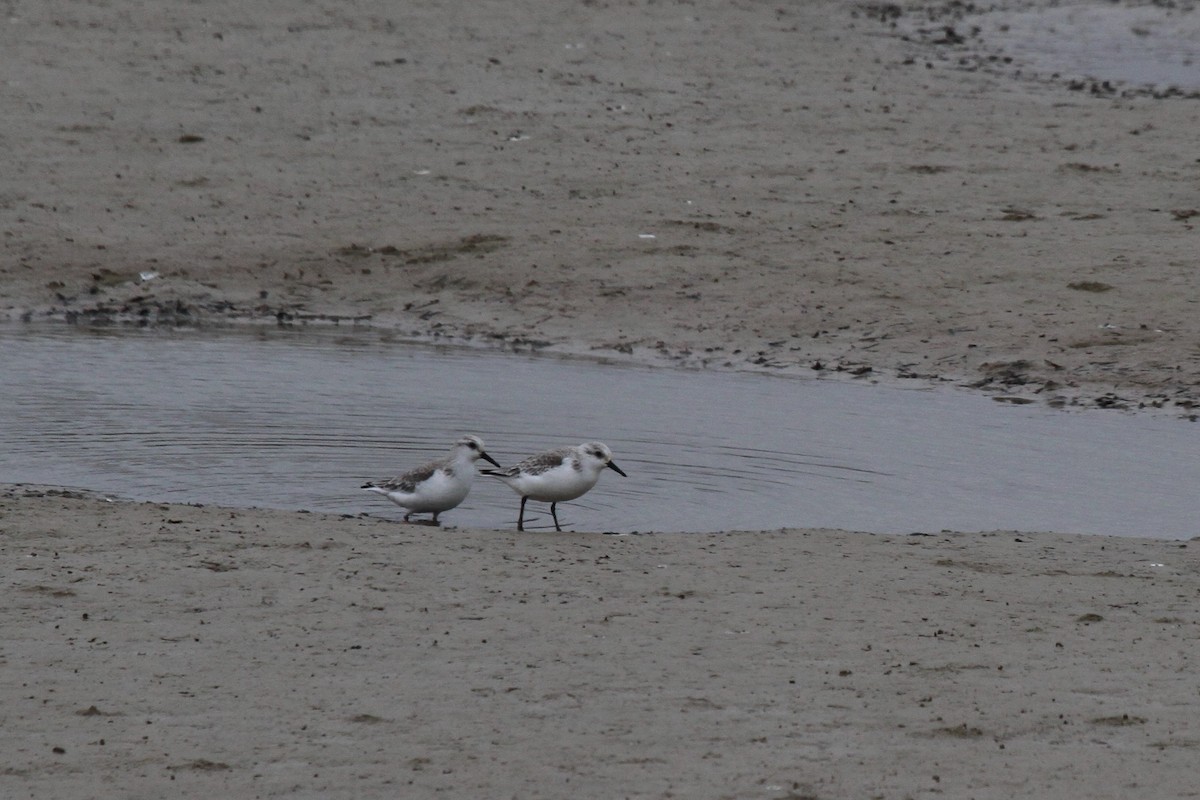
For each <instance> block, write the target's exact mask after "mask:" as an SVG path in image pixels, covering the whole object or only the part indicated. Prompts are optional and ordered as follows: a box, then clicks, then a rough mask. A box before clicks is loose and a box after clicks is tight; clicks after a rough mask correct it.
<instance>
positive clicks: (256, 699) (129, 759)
mask: <svg viewBox="0 0 1200 800" xmlns="http://www.w3.org/2000/svg"><path fill="white" fill-rule="evenodd" d="M0 513H2V514H3V518H2V519H3V522H2V524H3V528H4V535H3V537H2V539H0V542H2V544H0V548H2V549H3V553H2V554H0V555H2V557H3V560H4V563H5V564H7V565H8V568H7V570H6V573H5V574H6V576H7V578H6V581H5V583H6V586H5V591H6V593H7V595H8V597H9V602H8V603H6V604H5V608H4V610H3V611H2V612H0V620H2V622H0V624H2V626H3V630H4V631H5V639H6V644H5V653H4V658H5V661H6V663H7V665H8V669H7V670H6V671H5V676H6V677H5V679H4V686H3V691H4V695H5V704H4V705H5V709H6V711H5V724H4V726H3V729H2V730H3V733H2V734H0V736H3V745H4V746H3V747H2V748H0V753H3V754H4V755H3V756H2V757H0V758H2V759H3V763H2V765H0V782H2V783H3V785H4V786H5V787H6V796H9V797H55V798H76V797H79V798H82V797H157V796H162V795H163V794H164V793H168V794H179V795H182V796H200V795H204V796H212V795H214V794H219V795H220V796H222V797H229V798H243V797H245V798H254V797H284V796H286V797H297V796H299V797H322V798H362V797H434V796H452V797H464V796H471V797H529V798H534V797H564V796H568V795H570V796H576V797H700V798H744V797H768V798H776V797H790V798H800V797H804V798H808V797H820V798H832V797H925V796H935V795H936V796H948V797H995V798H1000V797H1043V798H1044V797H1050V798H1059V797H1061V798H1076V797H1130V796H1134V795H1136V796H1147V797H1149V796H1153V797H1185V796H1191V794H1190V793H1192V792H1194V790H1195V787H1194V783H1195V781H1194V777H1195V758H1196V752H1197V747H1198V746H1200V737H1198V736H1197V729H1196V721H1195V714H1194V713H1193V711H1194V707H1195V697H1196V687H1195V681H1194V680H1193V672H1194V670H1193V667H1194V663H1193V662H1194V656H1195V646H1194V643H1195V631H1196V626H1197V624H1198V622H1200V616H1198V615H1197V611H1196V602H1195V601H1196V591H1197V574H1198V571H1200V560H1198V559H1197V555H1196V552H1195V548H1194V547H1193V546H1190V545H1189V544H1187V543H1180V542H1167V541H1160V540H1136V539H1127V538H1111V537H1101V536H1064V535H1053V534H1033V535H1030V534H1026V533H993V534H969V535H968V534H952V533H943V534H935V535H930V536H906V537H894V536H873V535H869V534H862V533H847V532H841V531H812V530H783V531H758V532H730V533H725V534H659V535H651V536H600V535H596V534H585V533H564V534H546V533H534V534H528V533H527V534H518V533H516V532H515V531H511V530H495V531H485V530H442V531H436V530H432V529H430V528H429V527H426V526H412V525H401V524H395V523H390V522H385V521H381V520H377V519H375V520H369V519H358V518H347V517H330V516H321V515H313V514H298V515H289V514H281V513H275V512H264V511H254V510H249V511H247V510H233V509H229V510H225V509H218V508H196V507H191V506H168V505H158V504H133V503H112V502H105V501H104V500H101V499H95V498H88V497H79V496H73V495H70V494H67V495H63V494H54V493H50V494H43V492H42V491H40V490H35V489H28V488H27V489H16V490H10V491H8V492H7V493H5V494H4V496H3V499H0Z"/></svg>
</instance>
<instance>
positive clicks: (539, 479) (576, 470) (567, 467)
mask: <svg viewBox="0 0 1200 800" xmlns="http://www.w3.org/2000/svg"><path fill="white" fill-rule="evenodd" d="M605 467H607V468H608V469H611V470H613V471H614V472H616V473H617V474H618V475H621V476H623V477H629V476H628V475H626V474H625V473H624V472H623V471H622V470H621V468H620V467H618V466H617V465H616V464H614V463H613V460H612V451H611V450H609V449H608V446H607V445H603V444H601V443H600V442H587V443H585V444H581V445H578V446H577V447H560V448H559V449H557V450H547V451H546V452H544V453H538V454H537V455H535V456H530V457H529V458H527V459H525V460H524V461H522V462H520V463H518V464H514V465H513V466H511V467H509V468H508V469H485V470H483V474H484V475H491V476H492V477H494V478H499V479H500V480H502V481H503V482H504V483H505V484H506V485H507V486H508V488H510V489H512V490H513V491H514V492H516V493H517V494H519V495H520V496H521V513H520V514H519V515H518V516H517V530H519V531H523V530H525V501H526V500H537V501H538V502H539V503H549V504H550V516H551V517H553V518H554V529H555V530H556V531H561V530H562V527H560V526H559V524H558V513H557V512H556V510H555V506H557V505H558V504H559V503H560V502H562V501H564V500H574V499H575V498H576V497H579V496H581V495H583V494H584V493H585V492H587V491H588V490H589V489H591V488H592V487H593V486H595V485H596V481H598V480H600V473H601V472H602V471H603V470H604V468H605Z"/></svg>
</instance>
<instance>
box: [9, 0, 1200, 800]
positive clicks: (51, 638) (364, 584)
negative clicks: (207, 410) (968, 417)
mask: <svg viewBox="0 0 1200 800" xmlns="http://www.w3.org/2000/svg"><path fill="white" fill-rule="evenodd" d="M1009 8H1010V9H1019V10H1029V11H1031V13H1038V11H1039V9H1041V8H1044V6H1041V5H1038V4H1022V5H1020V6H1017V5H1016V3H1013V4H1011V5H1010V6H1009ZM1096 8H1101V6H1096ZM1102 8H1103V9H1104V11H1103V13H1105V14H1110V15H1113V17H1112V21H1113V24H1114V25H1116V26H1117V27H1121V26H1124V28H1125V29H1128V28H1129V27H1130V26H1131V25H1133V26H1135V27H1137V30H1139V31H1143V33H1139V34H1138V36H1141V37H1143V38H1151V39H1152V38H1153V36H1154V35H1156V31H1159V30H1160V28H1159V27H1156V25H1158V24H1159V23H1160V22H1161V24H1163V25H1167V24H1174V23H1179V24H1178V25H1177V26H1176V27H1178V28H1179V29H1180V30H1191V29H1192V28H1194V27H1195V26H1194V24H1193V22H1192V21H1193V19H1194V17H1193V16H1192V14H1193V10H1192V8H1191V6H1190V5H1187V4H1182V5H1178V4H1177V5H1174V6H1172V7H1171V8H1167V7H1166V6H1165V5H1164V6H1160V7H1155V8H1151V7H1138V6H1132V5H1125V4H1103V7H1102ZM968 11H969V10H965V9H964V7H963V6H961V5H946V6H940V5H921V6H918V5H914V6H904V7H899V6H869V5H859V4H855V3H851V2H843V1H842V0H831V1H829V2H808V3H803V4H781V3H774V4H760V3H753V2H748V3H736V4H726V3H655V2H649V3H636V4H615V3H607V2H590V1H589V2H582V3H578V4H569V5H562V4H551V3H545V2H515V3H497V2H484V3H462V4H458V3H449V4H447V3H404V4H394V3H384V2H378V1H373V0H364V2H358V3H354V4H349V5H346V4H324V3H319V2H315V1H313V0H306V1H305V2H282V1H281V0H274V1H268V2H261V3H254V4H251V5H249V6H247V5H246V4H243V3H234V2H230V1H229V0H214V2H206V3H203V4H197V3H184V2H166V3H157V4H153V6H152V7H147V6H146V5H145V4H140V3H135V2H132V0H111V2H107V3H66V2H46V3H30V2H15V3H10V4H9V5H8V7H7V8H6V9H5V17H4V19H3V25H2V26H0V66H2V67H3V69H2V70H0V75H2V76H3V79H2V80H0V111H2V112H3V118H4V120H5V122H4V125H3V126H2V127H3V130H2V131H0V142H2V143H3V145H4V148H5V151H6V156H7V158H6V168H5V169H4V170H2V171H0V233H2V235H0V319H4V320H7V321H8V323H10V324H13V325H20V324H24V322H44V321H62V322H64V323H67V324H75V325H123V324H128V325H146V326H151V325H165V326H170V325H202V326H220V325H228V324H259V325H291V326H303V325H314V326H316V325H322V326H326V325H369V326H373V327H374V328H378V329H379V330H382V331H388V332H392V333H394V334H395V335H396V337H397V338H398V339H404V338H413V339H418V340H443V341H455V342H471V343H474V344H485V345H488V346H493V347H496V348H503V349H518V350H546V351H553V352H561V353H568V354H571V353H577V354H600V355H604V356H607V357H610V358H616V359H628V360H631V361H638V362H645V363H652V364H662V365H686V366H698V367H707V368H713V369H745V370H754V371H764V372H772V373H782V374H792V373H809V372H812V371H814V370H816V371H822V372H824V371H829V372H841V373H842V374H844V375H845V376H846V377H847V379H848V380H859V381H885V382H918V383H932V384H941V383H946V384H954V385H967V386H973V387H976V388H977V389H978V390H979V391H983V392H990V393H994V394H995V395H996V396H998V397H1002V398H1008V399H1018V400H1022V401H1025V400H1029V401H1033V402H1038V403H1046V404H1049V405H1052V406H1063V407H1068V410H1067V411H1064V413H1070V412H1069V407H1070V406H1076V405H1078V406H1101V407H1105V408H1114V409H1124V410H1128V411H1132V412H1133V413H1137V411H1138V409H1139V408H1145V407H1154V408H1156V409H1162V410H1163V411H1165V412H1166V413H1169V414H1173V415H1177V416H1182V417H1190V416H1191V415H1193V414H1194V412H1195V404H1196V403H1197V402H1200V392H1198V391H1197V386H1198V385H1200V347H1198V346H1197V343H1198V342H1200V314H1197V313H1196V312H1197V302H1198V300H1197V298H1200V292H1198V291H1197V276H1196V270H1195V266H1196V252H1197V246H1196V244H1197V233H1196V230H1195V224H1196V221H1197V219H1198V218H1200V194H1198V192H1197V187H1200V158H1198V155H1200V154H1198V153H1197V152H1196V148H1195V131H1197V130H1200V102H1198V100H1197V97H1196V96H1195V92H1194V90H1193V91H1188V90H1186V89H1185V90H1180V91H1159V90H1150V89H1139V88H1137V87H1123V86H1115V87H1113V86H1109V85H1105V84H1103V83H1102V82H1099V83H1098V82H1096V81H1092V80H1088V79H1084V78H1080V77H1079V76H1073V75H1071V74H1068V73H1064V74H1059V73H1057V72H1054V71H1052V70H1050V69H1048V68H1044V67H1037V68H1035V67H1033V66H1030V65H1029V64H1023V63H1021V62H1020V60H1019V59H1016V60H1014V59H1013V58H1011V57H1009V56H1007V55H1006V54H1005V51H1004V49H1003V42H1002V41H1000V40H999V39H995V38H989V37H991V35H992V34H991V33H990V32H991V31H992V30H994V29H996V26H994V25H991V26H990V25H987V24H979V25H977V23H978V22H980V21H979V20H977V19H975V18H974V17H971V16H969V14H968ZM989 13H992V12H989ZM1147 14H1159V15H1160V16H1161V17H1162V18H1161V20H1158V21H1157V22H1156V21H1155V19H1149V21H1147V20H1148V18H1147V17H1146V15H1147ZM983 16H987V15H986V14H984V15H983ZM1185 23H1186V24H1185ZM1188 26H1191V27H1188ZM980 30H982V31H983V32H982V33H980V32H979V31H980ZM1114 413H1118V412H1117V411H1114ZM1188 429H1189V428H1184V430H1188ZM796 524H798V525H799V524H802V521H800V520H798V521H797V523H796ZM1197 533H1198V534H1200V529H1198V531H1197ZM0 549H2V550H3V553H2V557H3V563H4V564H5V565H6V566H5V568H4V570H3V575H4V579H5V587H6V592H7V596H8V598H9V602H8V603H6V604H5V605H4V608H3V609H2V610H0V626H2V627H0V630H2V631H3V633H4V642H5V644H4V646H3V649H2V650H0V665H2V666H3V671H2V672H0V675H2V677H0V698H3V709H4V710H3V712H0V717H2V719H3V725H2V726H0V736H2V737H3V745H4V746H3V748H0V795H3V796H4V797H13V798H21V797H28V798H55V799H56V800H60V799H67V800H75V799H80V800H82V799H83V798H115V797H122V798H125V797H129V798H135V797H136V798H141V797H146V798H150V797H162V796H165V795H168V794H169V795H172V796H174V795H180V796H185V797H213V796H221V797H229V798H243V797H244V798H260V797H289V798H296V797H313V798H318V797H319V798H343V797H344V798H352V797H353V798H394V797H405V798H409V797H412V798H421V797H435V796H436V797H489V798H491V797H513V798H536V797H545V798H557V797H565V796H574V797H637V798H667V797H686V798H748V797H762V798H787V799H789V800H801V799H802V798H803V799H804V800H809V799H812V798H822V799H826V800H827V799H828V798H843V797H844V798H860V797H878V798H908V797H913V798H917V797H935V796H938V797H955V798H958V797H963V798H965V797H974V798H1012V797H1037V798H1079V797H1089V798H1106V797H1112V798H1125V797H1155V798H1168V797H1193V796H1196V795H1197V794H1198V793H1200V791H1198V790H1197V789H1196V788H1195V783H1196V781H1195V765H1194V764H1195V757H1196V748H1197V747H1198V746H1200V729H1198V727H1197V723H1196V721H1195V716H1196V715H1195V713H1194V708H1195V704H1196V702H1197V700H1198V699H1200V698H1198V697H1197V690H1196V685H1195V681H1194V679H1193V677H1194V671H1195V669H1194V668H1195V663H1194V662H1195V660H1196V658H1197V655H1198V654H1197V651H1196V647H1195V641H1196V637H1195V630H1196V629H1195V626H1196V625H1197V623H1198V621H1200V616H1198V615H1197V613H1196V610H1195V605H1196V599H1197V592H1198V591H1200V561H1197V557H1196V553H1195V545H1194V542H1188V541H1168V540H1156V539H1132V538H1109V537H1101V536H1079V535H1065V534H1062V533H1055V532H1037V531H1033V532H1029V531H1024V532H996V533H990V534H963V533H953V532H939V531H928V532H926V533H925V534H924V535H914V536H874V535H867V534H863V533H856V532H847V531H833V530H820V531H818V530H803V529H798V528H797V529H786V530H777V531H742V532H733V531H731V532H725V533H718V534H671V533H667V534H656V535H652V536H645V535H643V536H603V535H599V534H596V533H564V534H554V535H550V534H545V533H532V534H518V533H517V532H515V531H511V530H475V529H456V528H447V529H444V530H435V529H431V528H430V527H428V526H410V525H403V524H396V523H391V522H385V521H382V520H379V519H371V518H366V517H337V516H322V515H317V514H304V513H290V512H279V511H262V510H246V509H233V508H219V507H196V506H181V505H164V504H154V503H133V502H125V501H122V500H120V499H119V498H105V497H100V496H95V495H90V494H87V493H80V492H75V491H66V490H63V489H57V488H54V487H33V486H10V487H6V488H4V489H3V490H2V492H0Z"/></svg>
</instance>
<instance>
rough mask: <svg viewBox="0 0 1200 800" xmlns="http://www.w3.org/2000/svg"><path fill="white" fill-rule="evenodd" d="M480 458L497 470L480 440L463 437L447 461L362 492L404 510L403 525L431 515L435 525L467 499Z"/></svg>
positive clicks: (426, 466) (426, 465)
mask: <svg viewBox="0 0 1200 800" xmlns="http://www.w3.org/2000/svg"><path fill="white" fill-rule="evenodd" d="M481 458H482V459H484V460H485V461H487V462H488V463H490V464H495V465H496V466H497V467H499V466H500V465H499V464H497V463H496V461H495V459H493V458H492V457H491V456H489V455H488V454H487V453H485V452H484V451H483V440H482V439H480V438H479V437H478V436H464V437H462V438H461V439H459V440H458V441H457V442H455V443H454V449H452V450H451V451H450V455H449V457H447V458H443V459H442V460H441V461H431V462H429V463H428V464H424V465H422V466H420V467H417V468H416V469H410V470H409V471H408V472H406V473H404V474H403V475H400V476H398V477H395V478H392V479H391V480H387V481H373V482H371V483H364V484H363V486H362V488H364V489H366V490H367V491H368V492H375V493H376V494H381V495H383V496H384V497H386V498H387V499H388V500H391V501H392V502H393V503H395V504H396V505H398V506H400V507H401V508H405V509H407V513H406V514H405V515H404V521H405V522H408V518H409V517H410V516H411V515H413V514H420V513H423V512H426V511H432V512H433V523H434V524H435V525H436V524H437V521H438V514H440V513H442V512H443V511H449V510H450V509H452V508H454V507H455V506H457V505H458V504H459V503H461V502H462V501H463V500H465V499H466V498H467V494H468V493H469V492H470V491H471V482H472V481H474V480H475V462H476V461H478V460H479V459H481Z"/></svg>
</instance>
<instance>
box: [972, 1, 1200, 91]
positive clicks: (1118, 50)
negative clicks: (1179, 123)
mask: <svg viewBox="0 0 1200 800" xmlns="http://www.w3.org/2000/svg"><path fill="white" fill-rule="evenodd" d="M969 21H970V22H971V23H972V24H975V25H978V27H979V28H980V29H981V30H982V31H983V38H984V40H985V41H987V42H988V43H989V44H993V45H997V46H999V47H1000V48H1001V49H1002V50H1003V51H1004V52H1005V53H1007V54H1008V55H1010V56H1012V57H1013V58H1014V59H1016V61H1017V62H1018V63H1020V64H1023V65H1026V66H1029V67H1032V68H1033V69H1035V70H1038V71H1041V72H1044V73H1047V74H1051V73H1058V74H1061V75H1063V76H1064V77H1077V78H1090V79H1093V80H1100V81H1113V82H1120V83H1125V84H1129V85H1133V86H1145V87H1156V88H1159V89H1165V88H1168V87H1175V88H1177V89H1181V90H1194V89H1200V14H1198V13H1196V12H1195V11H1194V10H1190V9H1186V8H1182V7H1180V8H1173V7H1171V4H1167V3H1158V4H1154V3H1151V4H1141V5H1124V4H1118V3H1104V4H1098V3H1075V4H1066V5H1062V6H1051V7H1048V8H1040V9H1030V10H1023V11H989V12H987V13H983V14H980V15H978V16H974V17H971V18H969Z"/></svg>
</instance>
